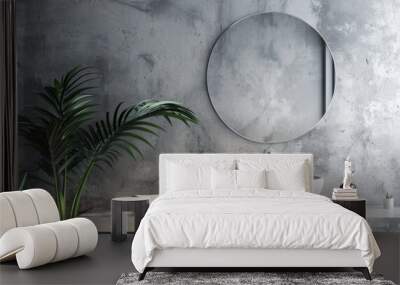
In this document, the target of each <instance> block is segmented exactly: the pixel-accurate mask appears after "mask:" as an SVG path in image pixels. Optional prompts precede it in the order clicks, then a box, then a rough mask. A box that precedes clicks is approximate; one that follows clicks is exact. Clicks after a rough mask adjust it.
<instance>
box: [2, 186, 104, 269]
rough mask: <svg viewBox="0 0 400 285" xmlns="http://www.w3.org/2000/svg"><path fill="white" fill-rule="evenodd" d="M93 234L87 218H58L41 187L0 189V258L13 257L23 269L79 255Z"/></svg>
mask: <svg viewBox="0 0 400 285" xmlns="http://www.w3.org/2000/svg"><path fill="white" fill-rule="evenodd" d="M38 223H41V224H38ZM97 235H98V234H97V229H96V226H95V225H94V224H93V223H92V222H91V221H90V220H88V219H84V218H75V219H70V220H66V221H59V214H58V210H57V206H56V204H55V202H54V200H53V198H52V197H51V195H50V194H49V193H48V192H47V191H45V190H42V189H30V190H25V191H12V192H2V193H0V261H6V260H12V259H15V258H16V259H17V262H18V266H19V268H20V269H26V268H32V267H36V266H40V265H43V264H46V263H49V262H56V261H59V260H63V259H67V258H71V257H75V256H79V255H83V254H86V253H88V252H90V251H92V250H94V248H95V247H96V245H97Z"/></svg>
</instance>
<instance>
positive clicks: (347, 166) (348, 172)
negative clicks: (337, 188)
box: [343, 157, 353, 189]
mask: <svg viewBox="0 0 400 285" xmlns="http://www.w3.org/2000/svg"><path fill="white" fill-rule="evenodd" d="M352 174H353V170H352V168H351V160H350V157H347V158H346V160H345V161H344V178H343V189H351V184H352V181H351V178H352Z"/></svg>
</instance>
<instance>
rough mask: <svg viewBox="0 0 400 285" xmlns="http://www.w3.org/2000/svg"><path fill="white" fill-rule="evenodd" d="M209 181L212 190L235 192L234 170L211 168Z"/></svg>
mask: <svg viewBox="0 0 400 285" xmlns="http://www.w3.org/2000/svg"><path fill="white" fill-rule="evenodd" d="M211 181H212V182H211V184H212V189H213V190H221V189H224V190H235V189H236V170H232V169H216V168H212V170H211Z"/></svg>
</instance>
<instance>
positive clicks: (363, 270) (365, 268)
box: [354, 267, 372, 280]
mask: <svg viewBox="0 0 400 285" xmlns="http://www.w3.org/2000/svg"><path fill="white" fill-rule="evenodd" d="M354 269H355V270H357V271H361V273H362V274H363V275H364V277H365V279H367V280H372V278H371V274H369V270H368V268H367V267H355V268H354Z"/></svg>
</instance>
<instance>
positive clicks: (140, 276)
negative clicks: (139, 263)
mask: <svg viewBox="0 0 400 285" xmlns="http://www.w3.org/2000/svg"><path fill="white" fill-rule="evenodd" d="M147 271H148V269H147V267H146V268H145V269H144V270H143V272H142V273H140V274H139V278H138V281H142V280H143V279H144V277H146V273H147Z"/></svg>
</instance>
